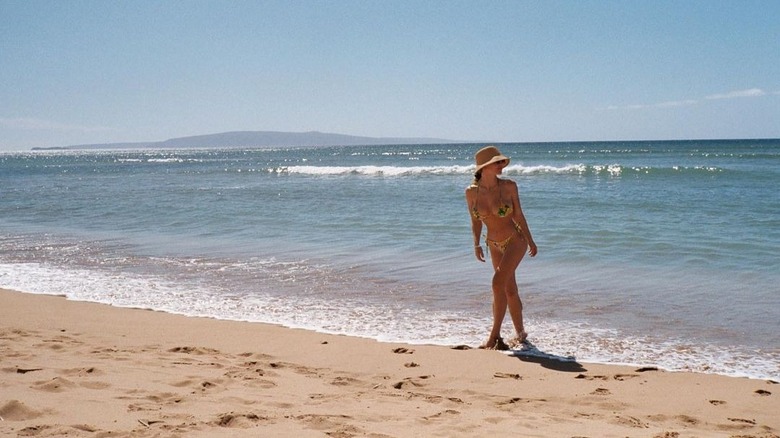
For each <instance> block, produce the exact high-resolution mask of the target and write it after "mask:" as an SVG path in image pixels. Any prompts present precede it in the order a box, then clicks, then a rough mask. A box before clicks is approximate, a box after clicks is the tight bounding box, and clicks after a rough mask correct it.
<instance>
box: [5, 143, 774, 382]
mask: <svg viewBox="0 0 780 438" xmlns="http://www.w3.org/2000/svg"><path fill="white" fill-rule="evenodd" d="M481 146H482V145H473V144H472V145H469V144H465V145H464V144H458V145H403V146H354V147H322V148H283V149H231V148H225V149H213V150H154V151H152V150H142V151H64V152H39V151H36V152H29V153H6V154H0V201H1V202H0V286H2V287H6V288H12V289H17V290H22V291H26V292H31V293H49V294H64V295H67V296H68V297H69V298H71V299H77V300H88V301H97V302H105V303H111V304H114V305H118V306H133V307H148V308H154V309H159V310H165V311H170V312H176V313H183V314H188V315H206V316H211V317H216V318H225V319H238V320H247V321H262V322H269V323H278V324H283V325H287V326H291V327H302V328H308V329H313V330H319V331H323V332H334V333H343V334H349V335H356V336H365V337H370V338H375V339H379V340H384V341H402V342H410V343H434V344H445V345H452V344H463V343H466V344H471V345H478V344H479V343H481V341H483V340H484V338H485V337H486V335H487V332H488V329H489V326H490V291H489V284H490V276H491V271H490V268H489V266H488V265H486V264H481V263H479V262H477V261H476V260H475V259H474V256H473V253H472V243H471V235H470V228H469V217H468V214H467V209H466V205H465V201H464V196H463V191H464V189H465V187H466V186H467V185H468V184H469V182H470V181H471V173H472V172H473V169H474V167H473V164H472V163H473V154H474V152H475V151H476V150H477V149H478V148H479V147H481ZM500 148H501V149H502V151H503V152H504V153H505V154H506V155H509V156H510V157H512V162H511V164H510V166H509V167H508V168H507V169H506V170H505V176H506V177H508V178H512V179H514V180H515V181H517V183H518V185H519V187H520V196H521V201H522V203H523V208H524V211H525V213H526V217H527V219H528V222H529V225H530V227H531V230H532V232H533V233H534V238H535V240H536V242H537V244H538V245H539V255H538V256H537V257H536V258H533V259H532V258H526V259H525V260H524V261H523V263H522V264H521V266H520V269H519V271H518V281H519V283H520V289H521V296H522V298H523V300H524V304H525V306H526V317H527V319H528V324H527V326H528V327H527V328H528V330H529V332H530V334H531V340H532V341H533V342H534V343H535V344H536V345H537V346H538V347H539V348H540V349H542V350H544V351H546V352H549V353H551V354H561V355H574V356H576V357H577V359H578V360H581V361H596V362H607V363H632V364H643V365H647V364H654V365H658V366H661V367H664V368H667V369H673V370H696V371H705V372H715V373H722V374H731V375H743V376H751V377H762V378H775V379H777V378H778V377H780V335H779V334H778V333H780V330H778V329H780V323H778V321H780V294H779V292H780V286H778V284H780V269H778V268H780V251H779V250H780V194H778V189H777V187H778V183H780V140H738V141H737V140H731V141H684V142H626V143H620V142H609V143H604V142H601V143H597V142H594V143H543V144H504V145H500ZM505 334H506V335H510V334H511V331H510V325H509V323H508V322H507V326H506V330H505Z"/></svg>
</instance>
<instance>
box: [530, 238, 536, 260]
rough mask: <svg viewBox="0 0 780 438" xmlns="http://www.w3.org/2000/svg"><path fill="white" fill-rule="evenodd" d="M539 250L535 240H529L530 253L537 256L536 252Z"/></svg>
mask: <svg viewBox="0 0 780 438" xmlns="http://www.w3.org/2000/svg"><path fill="white" fill-rule="evenodd" d="M537 251H538V249H537V248H536V243H535V242H534V241H533V240H532V241H530V242H528V254H529V255H530V256H531V257H536V252H537Z"/></svg>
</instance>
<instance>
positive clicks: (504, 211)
mask: <svg viewBox="0 0 780 438" xmlns="http://www.w3.org/2000/svg"><path fill="white" fill-rule="evenodd" d="M472 187H476V188H477V195H476V196H475V197H474V205H473V206H471V215H472V216H474V219H476V220H478V221H484V220H485V218H487V217H489V216H492V215H495V216H498V217H511V216H512V204H511V203H510V204H507V203H504V201H502V200H501V182H499V183H498V199H499V203H502V204H501V205H500V206H499V207H498V209H496V212H495V213H491V212H489V213H488V214H486V215H484V216H483V215H482V214H480V212H479V210H477V199H478V198H479V184H474V185H472Z"/></svg>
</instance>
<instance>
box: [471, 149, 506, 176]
mask: <svg viewBox="0 0 780 438" xmlns="http://www.w3.org/2000/svg"><path fill="white" fill-rule="evenodd" d="M474 158H475V159H476V162H477V169H476V170H475V171H474V173H477V172H479V171H480V170H482V168H483V167H485V166H487V165H489V164H493V163H495V162H497V161H504V160H506V165H508V164H509V157H507V156H505V155H503V154H502V153H501V151H499V150H498V148H497V147H495V146H487V147H484V148H482V149H480V150H479V151H478V152H477V153H476V155H474ZM506 165H505V166H506Z"/></svg>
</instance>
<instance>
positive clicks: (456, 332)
mask: <svg viewBox="0 0 780 438" xmlns="http://www.w3.org/2000/svg"><path fill="white" fill-rule="evenodd" d="M172 263H185V264H187V263H189V264H191V265H193V266H197V267H198V268H204V266H203V264H204V263H209V262H208V261H203V260H189V261H185V260H179V261H174V262H172ZM257 263H258V264H259V265H263V266H265V267H266V268H269V270H271V271H276V277H277V278H276V280H277V281H279V282H280V283H284V282H285V281H290V282H293V283H294V282H295V281H296V280H297V281H300V280H301V279H304V278H305V277H306V276H307V275H310V274H312V272H305V271H307V269H309V268H306V267H304V266H302V265H300V264H296V263H278V262H276V261H274V260H270V259H268V260H259V261H257ZM259 265H253V267H252V268H251V269H256V268H257V267H258V266H259ZM211 268H216V269H220V268H221V269H242V267H240V266H232V267H225V266H221V267H220V266H219V265H215V266H211ZM245 268H246V267H245ZM247 269H248V268H247ZM301 275H303V277H302V276H301ZM0 287H3V288H7V289H12V290H19V291H25V292H28V293H38V294H54V295H63V296H66V297H67V298H68V299H71V300H77V301H91V302H98V303H105V304H111V305H113V306H117V307H134V308H148V309H154V310H160V311H166V312H169V313H176V314H183V315H188V316H205V317H214V318H219V319H228V320H240V321H252V322H263V323H273V324H280V325H284V326H287V327H292V328H302V329H309V330H315V331H319V332H323V333H333V334H344V335H350V336H359V337H365V338H371V339H376V340H379V341H382V342H404V343H411V344H434V345H457V344H467V345H472V346H476V345H479V344H480V343H481V342H482V341H483V340H484V337H485V334H486V330H487V327H489V325H490V321H489V317H488V315H480V316H475V315H472V314H470V313H461V312H456V311H435V310H434V311H431V310H430V309H422V308H413V307H411V308H410V307H406V306H404V305H401V304H400V303H395V304H390V305H387V304H386V305H382V306H377V305H375V304H370V303H368V302H366V301H363V300H361V299H358V298H354V297H351V298H348V297H347V296H345V297H342V298H333V297H332V296H331V297H328V298H327V299H322V298H319V297H317V296H314V295H300V296H299V297H297V298H296V299H295V300H289V299H287V297H283V296H272V295H267V294H262V293H253V294H244V295H242V294H236V293H224V292H220V291H219V290H218V289H215V288H213V287H210V286H208V285H202V284H198V283H192V284H186V283H181V282H174V281H170V280H166V279H163V278H158V277H153V276H142V275H130V274H127V273H121V274H111V273H107V272H100V271H93V270H86V269H70V268H56V267H50V266H46V265H44V264H39V263H17V264H0ZM526 324H527V328H528V329H529V332H530V334H531V340H532V341H533V342H534V344H535V345H536V346H537V347H538V348H539V349H540V350H542V351H543V352H545V353H547V354H550V355H555V356H564V357H565V356H574V357H575V359H576V360H578V361H580V362H596V363H612V364H629V365H637V366H647V365H653V366H657V367H659V368H663V369H667V370H671V371H695V372H706V373H716V374H724V375H731V376H740V377H751V378H765V379H766V378H768V379H775V380H777V379H780V369H778V364H780V352H760V351H752V352H751V351H741V350H738V349H733V348H723V347H718V346H711V345H696V346H695V347H693V346H692V345H690V344H688V343H686V342H685V341H684V340H671V339H667V340H658V339H651V338H643V337H635V336H626V335H625V334H623V333H620V332H618V331H616V330H609V329H601V328H598V327H592V326H590V325H588V324H585V323H577V322H573V321H568V322H561V321H554V320H544V319H539V318H536V317H533V316H532V317H529V318H527V323H526ZM504 332H505V333H511V327H510V326H509V325H508V323H507V325H506V326H505V329H504Z"/></svg>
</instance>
